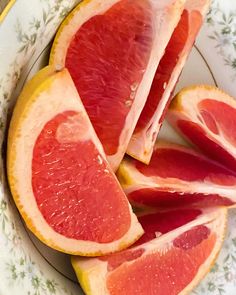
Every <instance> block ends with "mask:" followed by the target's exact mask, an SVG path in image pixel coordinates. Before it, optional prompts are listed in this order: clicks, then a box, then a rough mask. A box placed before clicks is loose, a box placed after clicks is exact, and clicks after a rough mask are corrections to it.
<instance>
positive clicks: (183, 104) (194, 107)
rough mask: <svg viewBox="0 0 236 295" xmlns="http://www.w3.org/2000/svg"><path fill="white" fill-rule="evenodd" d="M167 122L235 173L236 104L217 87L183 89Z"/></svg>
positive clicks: (168, 114) (169, 113)
mask: <svg viewBox="0 0 236 295" xmlns="http://www.w3.org/2000/svg"><path fill="white" fill-rule="evenodd" d="M167 118H168V121H169V122H170V123H171V125H172V126H173V127H174V128H175V129H176V130H177V131H179V132H180V133H181V135H183V136H184V137H185V138H186V139H187V140H189V141H190V142H191V143H193V144H194V145H196V146H197V147H198V148H199V149H200V150H202V151H203V152H204V153H206V154H207V155H208V156H209V157H210V158H213V159H215V160H217V161H219V162H220V163H222V164H224V165H225V166H227V167H228V168H230V169H232V170H234V171H236V101H235V99H234V98H233V97H231V96H229V95H228V94H226V93H224V92H223V91H221V90H220V89H218V88H216V87H214V86H207V85H201V86H191V87H187V88H184V89H183V90H181V91H180V92H179V93H178V94H177V95H176V96H175V98H174V100H173V103H172V104H171V106H170V110H169V112H168V113H167Z"/></svg>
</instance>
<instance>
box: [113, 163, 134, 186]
mask: <svg viewBox="0 0 236 295" xmlns="http://www.w3.org/2000/svg"><path fill="white" fill-rule="evenodd" d="M126 161H128V160H127V159H125V160H123V161H122V162H121V164H120V166H119V168H118V170H117V172H116V176H117V178H118V179H119V182H120V184H121V186H122V187H123V188H125V187H126V186H129V185H131V184H133V183H135V181H134V179H133V178H132V176H131V174H130V173H129V169H127V167H126Z"/></svg>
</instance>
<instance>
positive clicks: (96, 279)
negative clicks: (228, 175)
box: [73, 208, 227, 295]
mask: <svg viewBox="0 0 236 295" xmlns="http://www.w3.org/2000/svg"><path fill="white" fill-rule="evenodd" d="M202 211H203V213H202V214H201V215H200V216H198V217H197V218H196V219H195V220H193V221H191V222H189V223H187V224H186V225H184V226H182V227H180V228H177V229H175V230H173V231H171V232H169V233H166V234H163V235H162V236H160V237H158V238H156V239H154V240H151V241H149V242H147V243H145V244H142V245H139V246H137V247H134V248H133V250H137V249H145V252H144V253H143V254H142V256H141V257H142V259H144V257H145V256H146V255H148V254H154V253H157V252H159V253H160V252H163V253H165V252H166V251H168V250H169V249H170V248H171V247H172V241H173V240H174V239H175V238H177V237H178V236H180V235H181V234H183V233H184V232H186V231H188V230H190V229H191V228H193V227H195V226H197V225H205V226H207V227H208V228H209V229H210V230H211V232H214V233H215V234H216V235H217V240H216V243H215V246H214V249H213V251H212V252H211V254H210V256H209V257H208V258H207V260H206V261H205V262H204V263H203V264H202V265H201V267H200V268H199V271H198V273H197V275H196V276H195V277H194V278H193V279H194V281H193V282H191V283H190V284H189V285H188V286H186V287H185V289H184V290H182V292H181V293H180V294H182V295H183V294H185V292H187V290H191V289H192V288H193V286H195V285H196V284H197V283H198V282H199V280H200V279H201V278H202V277H203V276H204V275H205V274H206V273H207V272H208V271H209V268H210V265H211V264H212V263H213V261H214V259H215V257H216V256H217V253H218V251H219V249H220V247H221V245H222V242H223V238H224V232H225V227H226V221H227V218H226V217H227V211H226V209H225V208H218V209H215V208H211V209H203V210H202ZM138 259H139V258H137V259H135V260H134V261H127V262H124V263H123V264H126V265H131V264H132V263H134V262H135V261H137V260H138ZM123 264H122V265H123ZM73 267H74V269H75V271H76V270H77V269H78V270H79V272H78V273H80V274H83V278H84V279H86V283H85V284H84V286H83V287H84V289H85V292H87V290H89V292H87V293H86V294H88V295H90V294H92V295H110V292H109V290H108V288H107V286H106V281H107V279H108V277H109V275H110V274H112V271H111V272H110V273H109V272H108V269H107V267H108V263H107V262H106V261H101V260H99V259H96V258H79V257H76V258H74V259H73ZM78 278H80V276H79V275H78ZM136 283H138V282H136ZM150 284H151V281H150Z"/></svg>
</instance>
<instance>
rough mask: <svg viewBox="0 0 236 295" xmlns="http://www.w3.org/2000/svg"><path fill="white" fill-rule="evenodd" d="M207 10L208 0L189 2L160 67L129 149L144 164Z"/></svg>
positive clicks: (128, 151)
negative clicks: (197, 2)
mask: <svg viewBox="0 0 236 295" xmlns="http://www.w3.org/2000/svg"><path fill="white" fill-rule="evenodd" d="M208 6H209V0H205V1H201V2H200V3H199V4H198V5H197V6H196V3H193V1H192V0H188V1H186V4H185V9H184V11H183V13H182V16H181V19H180V21H179V23H178V25H177V26H176V28H175V30H174V32H173V34H172V36H171V39H170V41H169V43H168V45H167V47H166V49H165V54H164V55H163V57H162V59H161V61H160V63H159V65H158V68H157V71H156V74H155V77H154V80H153V82H152V86H151V90H150V92H149V95H148V98H147V101H146V103H145V106H144V108H143V110H142V113H141V115H140V117H139V120H138V122H137V125H136V127H135V130H134V133H133V136H132V138H131V141H130V143H129V146H128V149H127V153H128V154H129V155H131V156H132V157H134V158H136V159H138V160H140V161H142V162H144V163H149V161H150V159H151V155H152V151H153V147H154V144H155V141H156V139H157V135H158V132H159V129H160V127H161V124H162V121H163V120H164V117H165V114H166V111H167V108H168V105H169V103H170V99H171V94H172V92H173V90H174V87H175V85H176V83H177V81H178V77H179V75H180V74H181V71H182V69H183V66H184V64H185V62H186V60H187V57H188V55H189V53H190V51H191V48H192V45H193V42H194V40H195V38H196V35H197V33H198V31H199V29H200V27H201V25H202V23H203V17H204V15H205V13H206V11H207V8H208Z"/></svg>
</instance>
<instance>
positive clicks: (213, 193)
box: [117, 142, 236, 208]
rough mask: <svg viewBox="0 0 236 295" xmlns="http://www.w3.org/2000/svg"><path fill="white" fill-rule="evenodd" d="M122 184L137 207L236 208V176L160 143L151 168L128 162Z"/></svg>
mask: <svg viewBox="0 0 236 295" xmlns="http://www.w3.org/2000/svg"><path fill="white" fill-rule="evenodd" d="M117 175H118V178H119V180H120V183H121V185H122V187H123V189H124V191H125V193H126V195H127V197H128V199H129V200H130V202H131V203H132V204H133V205H134V206H136V207H160V208H161V207H185V206H186V207H187V206H199V205H201V206H203V207H204V206H222V205H224V206H233V205H234V204H235V203H236V197H235V189H236V174H235V173H234V172H232V171H231V170H228V169H227V168H225V167H223V166H222V165H220V164H218V163H217V162H214V161H212V160H209V159H207V158H206V157H205V156H203V155H201V154H200V153H198V152H196V151H194V150H192V149H190V148H187V147H184V146H180V145H175V144H170V143H165V142H159V143H157V144H156V145H155V147H154V152H153V155H152V158H151V161H150V164H149V165H145V164H143V163H141V162H138V161H137V160H135V159H131V158H127V159H124V160H123V161H122V163H121V165H120V168H119V170H118V173H117Z"/></svg>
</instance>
